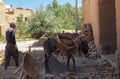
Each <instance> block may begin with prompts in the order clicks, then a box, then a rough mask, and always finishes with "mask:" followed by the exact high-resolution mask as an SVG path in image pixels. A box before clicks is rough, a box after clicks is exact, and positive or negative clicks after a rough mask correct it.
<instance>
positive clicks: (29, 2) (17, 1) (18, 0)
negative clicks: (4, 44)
mask: <svg viewBox="0 0 120 79" xmlns="http://www.w3.org/2000/svg"><path fill="white" fill-rule="evenodd" d="M2 1H3V2H4V3H6V4H7V5H13V6H14V7H15V8H17V7H22V8H29V9H33V10H35V9H37V8H39V7H40V6H41V5H42V7H44V8H45V7H46V5H47V4H49V3H51V2H52V0H2ZM57 2H58V4H61V5H62V4H65V3H67V2H69V3H70V4H71V5H72V6H75V0H57ZM81 4H82V0H78V6H81Z"/></svg>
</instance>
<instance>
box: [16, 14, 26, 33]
mask: <svg viewBox="0 0 120 79" xmlns="http://www.w3.org/2000/svg"><path fill="white" fill-rule="evenodd" d="M25 29H26V22H24V21H23V14H20V15H19V17H17V33H18V34H24V33H25Z"/></svg>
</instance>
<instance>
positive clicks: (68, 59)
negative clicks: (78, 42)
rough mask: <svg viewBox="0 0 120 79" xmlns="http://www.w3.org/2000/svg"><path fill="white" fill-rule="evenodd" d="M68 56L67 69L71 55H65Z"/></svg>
mask: <svg viewBox="0 0 120 79" xmlns="http://www.w3.org/2000/svg"><path fill="white" fill-rule="evenodd" d="M67 57H68V60H67V70H69V64H70V58H71V55H69V56H67Z"/></svg>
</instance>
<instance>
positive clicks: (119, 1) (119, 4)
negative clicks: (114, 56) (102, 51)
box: [115, 0, 120, 54]
mask: <svg viewBox="0 0 120 79" xmlns="http://www.w3.org/2000/svg"><path fill="white" fill-rule="evenodd" d="M115 1H116V2H115V3H116V26H117V27H116V28H117V30H116V31H117V48H118V53H119V54H120V0H115Z"/></svg>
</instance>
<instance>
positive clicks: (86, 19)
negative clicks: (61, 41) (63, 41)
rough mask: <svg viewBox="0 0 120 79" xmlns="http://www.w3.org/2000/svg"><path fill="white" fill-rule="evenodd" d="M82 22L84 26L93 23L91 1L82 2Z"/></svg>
mask: <svg viewBox="0 0 120 79" xmlns="http://www.w3.org/2000/svg"><path fill="white" fill-rule="evenodd" d="M82 9H83V11H82V17H83V19H82V22H83V24H86V23H91V20H90V0H83V2H82Z"/></svg>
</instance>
